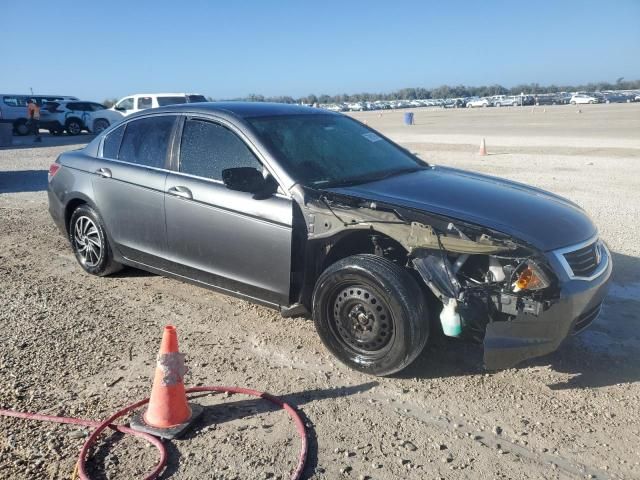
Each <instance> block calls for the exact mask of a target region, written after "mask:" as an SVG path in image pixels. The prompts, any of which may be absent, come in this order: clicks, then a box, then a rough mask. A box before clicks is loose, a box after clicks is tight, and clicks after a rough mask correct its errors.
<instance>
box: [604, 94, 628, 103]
mask: <svg viewBox="0 0 640 480" xmlns="http://www.w3.org/2000/svg"><path fill="white" fill-rule="evenodd" d="M602 101H603V102H604V103H631V102H633V101H634V97H633V96H632V95H629V94H628V93H623V92H602Z"/></svg>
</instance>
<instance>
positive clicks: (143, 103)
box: [138, 97, 153, 109]
mask: <svg viewBox="0 0 640 480" xmlns="http://www.w3.org/2000/svg"><path fill="white" fill-rule="evenodd" d="M152 106H153V103H152V102H151V97H140V98H138V108H140V109H143V108H151V107H152Z"/></svg>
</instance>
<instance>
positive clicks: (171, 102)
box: [158, 97, 187, 107]
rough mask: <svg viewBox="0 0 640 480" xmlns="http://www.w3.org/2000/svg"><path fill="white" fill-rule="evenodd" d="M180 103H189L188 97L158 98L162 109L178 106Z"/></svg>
mask: <svg viewBox="0 0 640 480" xmlns="http://www.w3.org/2000/svg"><path fill="white" fill-rule="evenodd" d="M178 103H187V99H186V97H158V105H159V106H160V107H165V106H167V105H176V104H178Z"/></svg>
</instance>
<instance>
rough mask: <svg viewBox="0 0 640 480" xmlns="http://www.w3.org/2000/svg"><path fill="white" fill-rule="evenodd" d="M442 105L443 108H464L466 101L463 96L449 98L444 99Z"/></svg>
mask: <svg viewBox="0 0 640 480" xmlns="http://www.w3.org/2000/svg"><path fill="white" fill-rule="evenodd" d="M442 106H443V107H444V108H464V107H466V106H467V103H466V102H465V101H464V99H463V98H450V99H448V100H445V101H444V103H443V104H442Z"/></svg>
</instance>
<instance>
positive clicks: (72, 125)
mask: <svg viewBox="0 0 640 480" xmlns="http://www.w3.org/2000/svg"><path fill="white" fill-rule="evenodd" d="M65 128H66V130H67V133H68V134H69V135H72V136H76V135H80V133H82V128H83V126H82V123H81V122H80V120H77V119H75V118H72V119H70V120H68V121H67V123H66V125H65Z"/></svg>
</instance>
